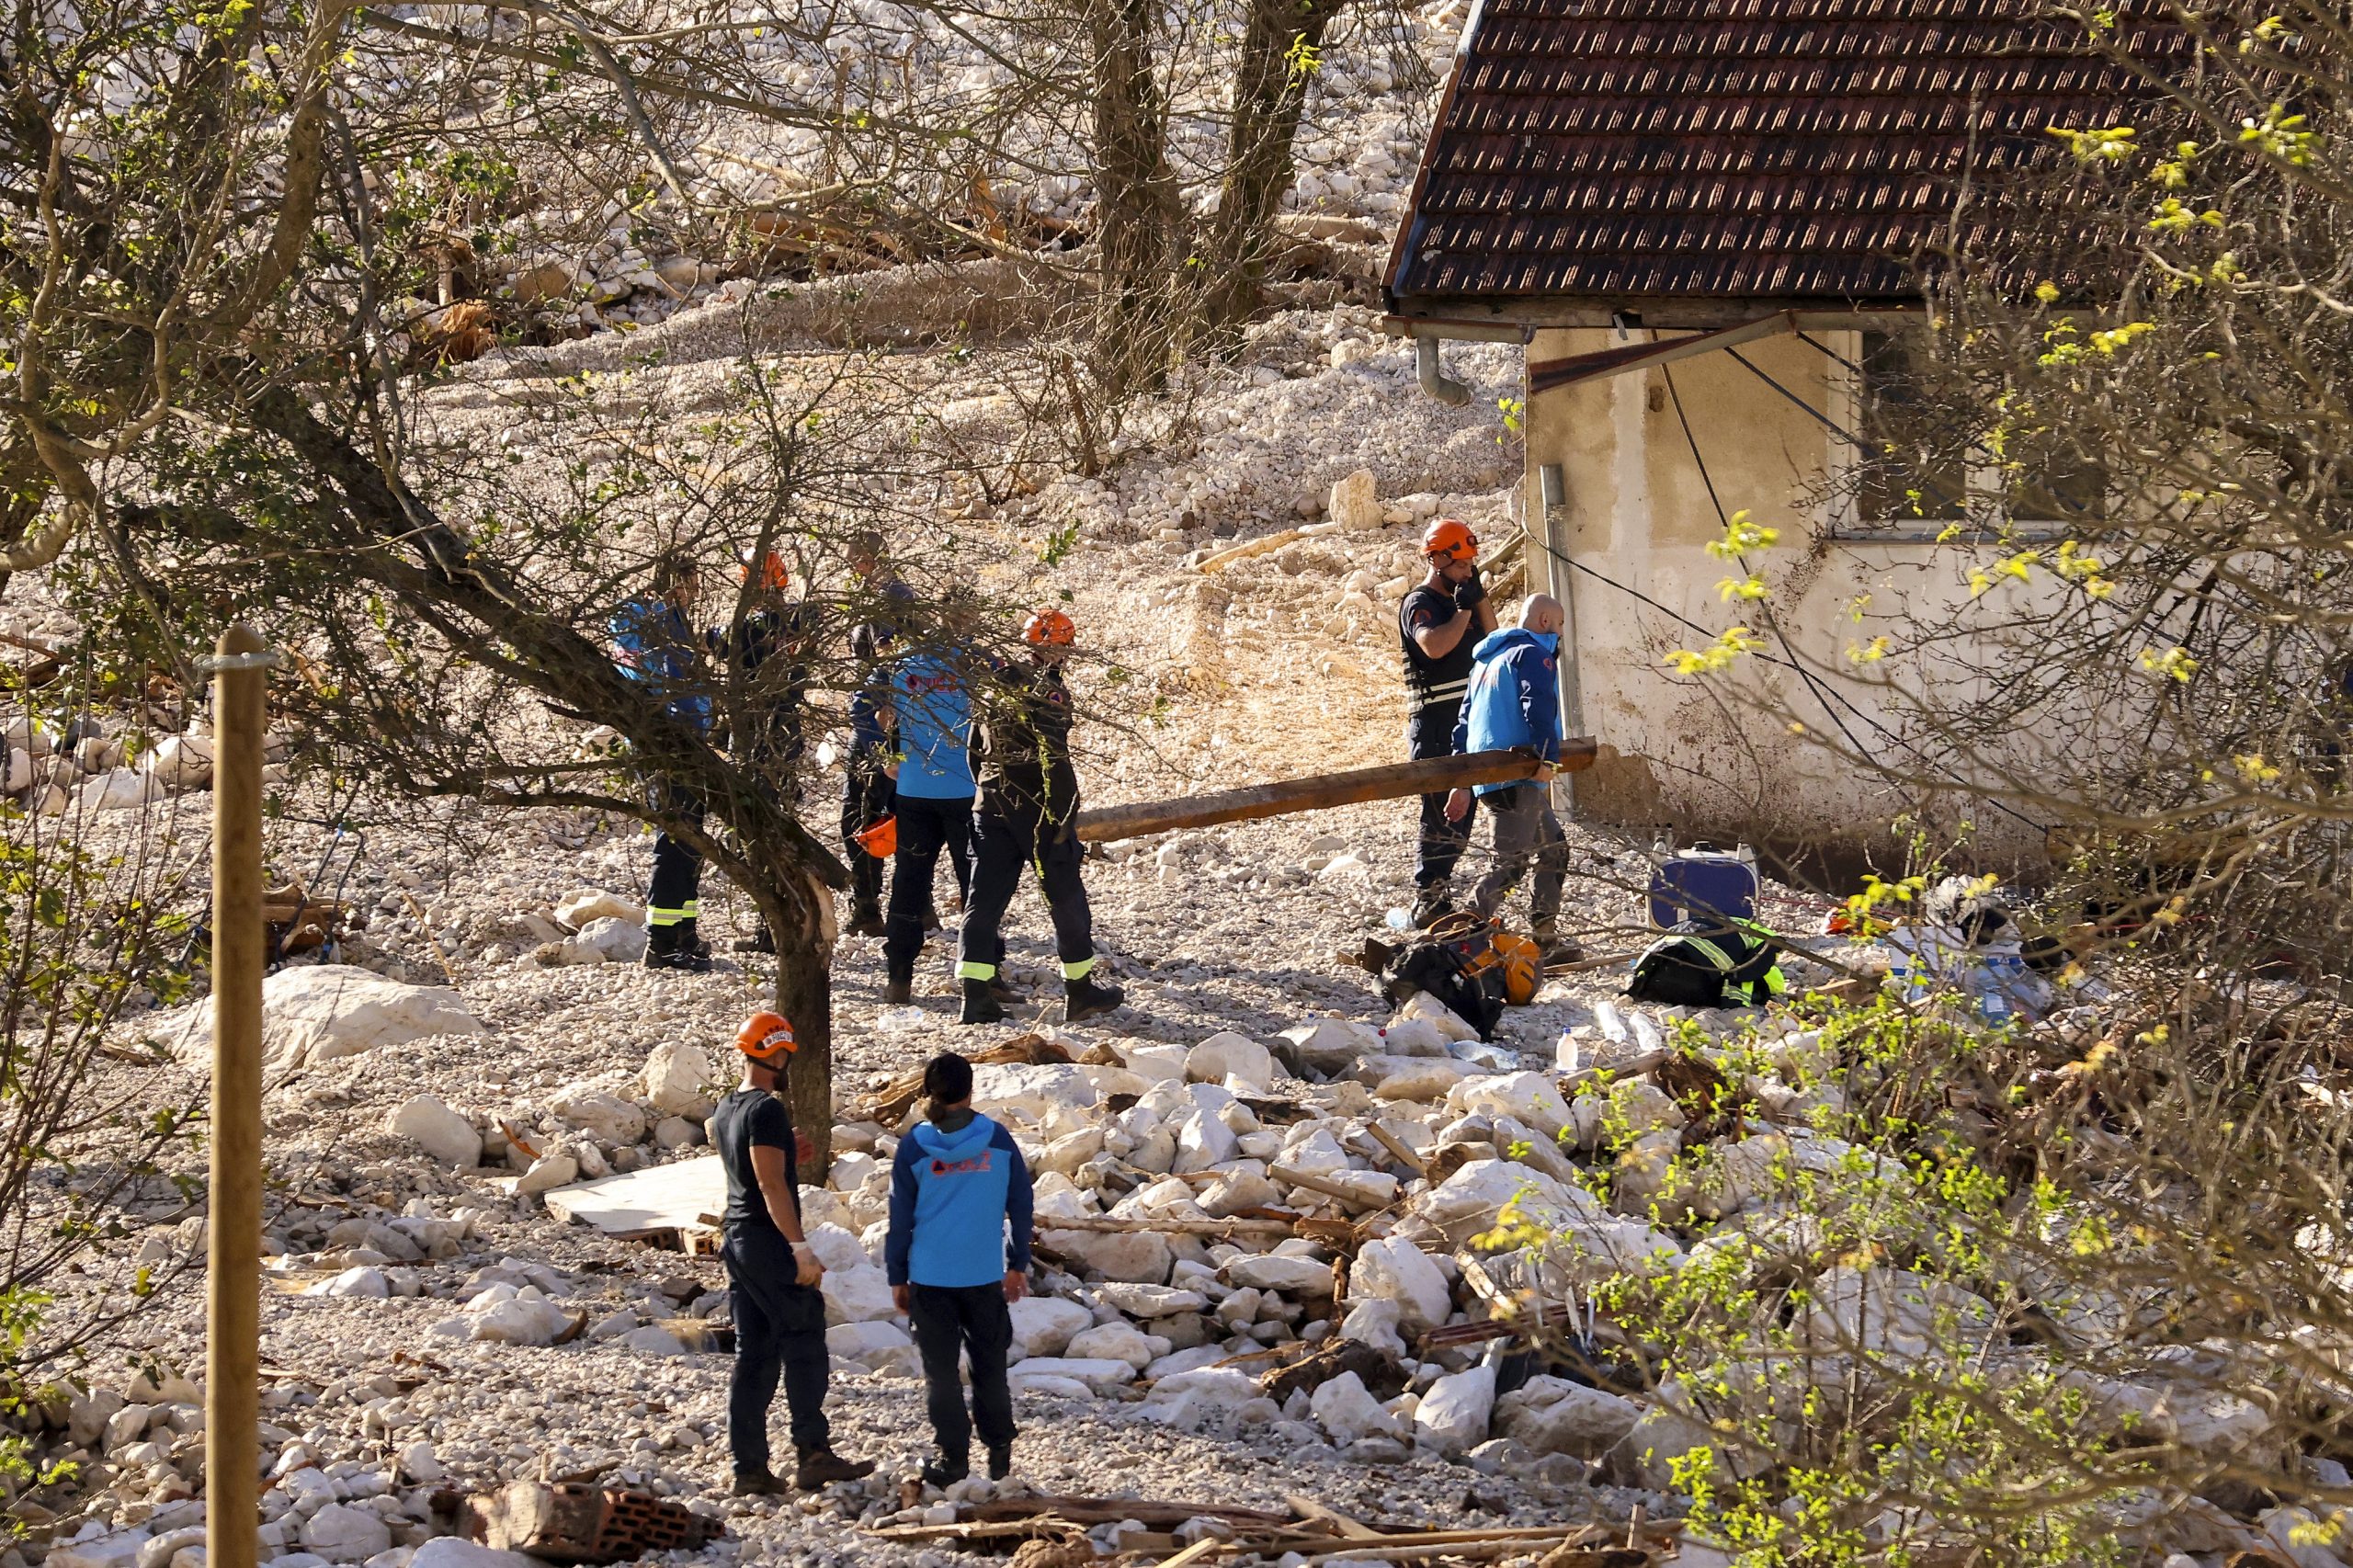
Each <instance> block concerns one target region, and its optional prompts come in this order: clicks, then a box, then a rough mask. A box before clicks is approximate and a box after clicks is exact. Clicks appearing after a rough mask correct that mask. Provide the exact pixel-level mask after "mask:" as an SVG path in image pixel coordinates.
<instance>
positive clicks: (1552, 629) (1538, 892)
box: [1446, 594, 1576, 963]
mask: <svg viewBox="0 0 2353 1568" xmlns="http://www.w3.org/2000/svg"><path fill="white" fill-rule="evenodd" d="M1561 619H1562V615H1561V602H1560V601H1559V600H1558V599H1555V598H1553V597H1552V596H1551V595H1549V594H1532V595H1530V596H1529V599H1528V603H1527V604H1526V605H1525V606H1523V607H1522V608H1521V609H1520V612H1519V624H1518V626H1516V627H1509V628H1506V629H1505V630H1504V631H1496V632H1492V633H1490V634H1489V635H1488V636H1486V637H1483V638H1482V639H1481V640H1480V642H1479V645H1478V646H1477V647H1476V648H1475V649H1473V650H1472V673H1471V686H1470V689H1469V690H1468V691H1467V692H1466V693H1465V694H1464V696H1463V699H1462V716H1461V720H1460V721H1459V722H1457V723H1456V725H1455V729H1454V750H1455V752H1456V754H1457V755H1458V756H1459V755H1465V754H1468V753H1471V752H1477V751H1528V752H1533V753H1534V754H1535V755H1536V756H1539V757H1540V758H1541V759H1542V760H1543V762H1544V764H1545V766H1544V767H1540V768H1539V769H1538V770H1537V773H1536V777H1535V778H1524V779H1513V780H1510V781H1508V782H1506V783H1501V784H1482V785H1480V786H1479V787H1478V789H1477V790H1476V791H1475V799H1476V801H1477V802H1478V803H1479V804H1480V805H1481V806H1483V807H1484V808H1485V809H1486V811H1487V813H1488V814H1489V815H1490V816H1492V817H1494V818H1495V866H1494V869H1491V870H1489V871H1488V873H1487V874H1486V875H1485V876H1483V877H1482V878H1480V879H1479V885H1478V886H1477V887H1476V888H1474V889H1472V894H1471V903H1472V907H1473V908H1475V909H1476V910H1477V911H1478V912H1479V913H1480V915H1483V916H1486V917H1488V918H1493V917H1494V915H1495V911H1496V910H1497V909H1499V908H1500V907H1502V905H1503V902H1504V898H1505V896H1506V894H1508V893H1509V892H1511V890H1512V889H1513V888H1514V887H1516V886H1517V885H1518V882H1519V880H1520V878H1521V877H1522V876H1524V875H1526V874H1527V871H1528V867H1529V861H1531V860H1533V861H1534V862H1535V865H1536V884H1535V886H1534V888H1533V889H1532V890H1531V891H1530V892H1529V918H1530V922H1531V925H1532V926H1533V928H1534V934H1535V937H1536V942H1537V945H1538V946H1539V947H1540V948H1541V949H1544V961H1545V962H1547V963H1557V962H1564V961H1567V960H1572V959H1574V957H1575V956H1576V949H1575V947H1574V944H1569V943H1563V942H1562V941H1561V939H1560V935H1559V924H1560V916H1561V884H1562V882H1563V881H1564V880H1565V879H1566V877H1567V875H1568V869H1569V846H1568V840H1567V838H1566V836H1565V835H1563V833H1562V832H1561V819H1560V818H1559V817H1558V816H1557V815H1555V814H1554V813H1553V811H1552V790H1551V789H1550V788H1549V786H1550V785H1551V783H1552V778H1553V777H1554V775H1555V774H1556V773H1557V772H1558V771H1559V764H1560V761H1561V686H1560V672H1559V667H1558V661H1559V656H1560V641H1561ZM1473 799H1474V792H1473V791H1472V790H1453V791H1452V792H1451V793H1449V795H1448V797H1447V801H1446V815H1447V819H1448V820H1449V822H1456V823H1461V824H1465V826H1466V827H1467V826H1468V824H1469V823H1470V820H1471V807H1472V801H1473Z"/></svg>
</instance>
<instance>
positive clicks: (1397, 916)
mask: <svg viewBox="0 0 2353 1568" xmlns="http://www.w3.org/2000/svg"><path fill="white" fill-rule="evenodd" d="M1381 920H1382V922H1383V923H1384V924H1386V925H1387V926H1388V927H1389V928H1390V929H1391V930H1392V931H1410V930H1412V929H1413V928H1414V917H1413V916H1412V915H1408V914H1406V913H1405V911H1404V910H1403V909H1392V910H1391V911H1390V912H1389V913H1388V914H1386V915H1382V916H1381Z"/></svg>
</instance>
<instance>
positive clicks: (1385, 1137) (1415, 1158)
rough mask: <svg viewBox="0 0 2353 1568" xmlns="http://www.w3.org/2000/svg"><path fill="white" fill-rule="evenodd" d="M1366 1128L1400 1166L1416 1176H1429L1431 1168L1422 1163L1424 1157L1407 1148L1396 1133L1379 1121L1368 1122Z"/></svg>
mask: <svg viewBox="0 0 2353 1568" xmlns="http://www.w3.org/2000/svg"><path fill="white" fill-rule="evenodd" d="M1364 1126H1365V1131H1368V1132H1370V1133H1371V1134H1372V1136H1373V1141H1374V1142H1377V1143H1379V1144H1380V1145H1381V1147H1382V1148H1384V1149H1386V1150H1388V1151H1389V1153H1390V1154H1391V1155H1392V1157H1394V1158H1395V1160H1396V1161H1397V1163H1398V1164H1399V1165H1403V1166H1404V1167H1405V1168H1406V1169H1407V1170H1409V1171H1411V1172H1413V1173H1414V1174H1415V1176H1427V1175H1428V1174H1429V1167H1428V1166H1427V1165H1424V1164H1423V1163H1422V1157H1421V1156H1420V1155H1419V1154H1416V1153H1414V1151H1413V1150H1411V1149H1409V1148H1407V1147H1405V1144H1404V1141H1403V1140H1401V1139H1400V1138H1399V1137H1398V1136H1397V1135H1396V1134H1395V1133H1393V1132H1392V1131H1389V1129H1387V1128H1386V1127H1383V1126H1381V1123H1380V1121H1379V1120H1378V1119H1375V1120H1372V1121H1368V1122H1366V1123H1365V1124H1364Z"/></svg>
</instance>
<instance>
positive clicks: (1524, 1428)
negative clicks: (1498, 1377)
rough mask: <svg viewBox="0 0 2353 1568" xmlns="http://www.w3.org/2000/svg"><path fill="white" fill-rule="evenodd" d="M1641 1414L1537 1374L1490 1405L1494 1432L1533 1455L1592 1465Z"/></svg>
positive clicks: (1599, 1392)
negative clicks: (1560, 1456) (1558, 1456)
mask: <svg viewBox="0 0 2353 1568" xmlns="http://www.w3.org/2000/svg"><path fill="white" fill-rule="evenodd" d="M1642 1415H1643V1409H1642V1406H1640V1405H1638V1404H1636V1403H1634V1402H1633V1401H1632V1400H1630V1399H1621V1398H1620V1397H1619V1396H1618V1395H1616V1394H1614V1393H1610V1392H1608V1391H1607V1390H1604V1389H1597V1388H1587V1387H1586V1386H1585V1385H1584V1384H1583V1383H1573V1382H1571V1381H1568V1380H1567V1379H1566V1378H1553V1377H1544V1376H1537V1377H1533V1378H1530V1379H1529V1380H1528V1381H1527V1382H1526V1383H1524V1384H1522V1385H1521V1386H1520V1387H1518V1388H1517V1389H1514V1390H1513V1391H1512V1392H1509V1393H1507V1394H1505V1395H1504V1396H1503V1397H1502V1398H1500V1399H1498V1400H1496V1401H1495V1431H1496V1433H1497V1434H1498V1435H1499V1436H1502V1437H1509V1438H1511V1439H1512V1440H1513V1441H1515V1442H1517V1443H1518V1444H1519V1445H1520V1447H1522V1448H1524V1449H1529V1450H1531V1451H1533V1452H1536V1453H1540V1454H1574V1455H1575V1456H1576V1457H1577V1458H1579V1459H1583V1460H1597V1459H1599V1458H1600V1457H1601V1456H1602V1455H1603V1454H1605V1453H1607V1452H1608V1451H1609V1450H1610V1449H1613V1448H1615V1447H1616V1446H1617V1445H1618V1443H1619V1440H1620V1439H1621V1438H1623V1437H1625V1436H1626V1434H1627V1433H1629V1432H1631V1431H1632V1430H1633V1429H1634V1423H1635V1422H1636V1421H1638V1420H1640V1419H1642Z"/></svg>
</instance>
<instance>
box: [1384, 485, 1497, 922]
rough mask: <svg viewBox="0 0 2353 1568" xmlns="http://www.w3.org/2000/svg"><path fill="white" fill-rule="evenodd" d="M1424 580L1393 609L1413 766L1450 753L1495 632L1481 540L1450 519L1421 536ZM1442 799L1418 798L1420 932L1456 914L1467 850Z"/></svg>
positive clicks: (1465, 834) (1465, 831)
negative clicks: (1455, 885)
mask: <svg viewBox="0 0 2353 1568" xmlns="http://www.w3.org/2000/svg"><path fill="white" fill-rule="evenodd" d="M1422 559H1423V560H1424V561H1426V562H1428V563H1429V574H1428V575H1427V576H1426V577H1424V578H1423V579H1422V580H1421V582H1420V583H1419V584H1418V585H1415V587H1413V588H1412V589H1410V590H1408V591H1407V593H1406V595H1405V598H1404V603H1402V604H1400V605H1399V606H1398V607H1397V634H1398V639H1399V641H1400V642H1402V643H1403V644H1404V653H1405V695H1406V699H1407V700H1408V701H1409V702H1410V703H1411V704H1412V709H1411V713H1410V716H1409V717H1408V718H1407V719H1406V721H1405V746H1406V752H1407V755H1408V756H1411V757H1412V758H1413V759H1414V760H1415V762H1420V761H1423V760H1424V759H1426V758H1428V757H1433V756H1452V755H1453V752H1454V723H1455V721H1456V719H1457V718H1459V717H1460V716H1461V710H1462V693H1463V691H1464V690H1465V688H1467V687H1469V686H1470V684H1471V651H1472V649H1473V648H1476V647H1477V646H1478V645H1479V640H1480V639H1481V638H1483V637H1484V636H1486V634H1487V633H1488V632H1490V631H1494V630H1495V607H1494V606H1493V605H1491V604H1489V603H1488V602H1487V589H1486V585H1484V584H1483V583H1481V582H1480V581H1479V540H1478V539H1477V538H1476V537H1475V536H1473V535H1472V532H1471V530H1470V529H1469V528H1465V527H1464V526H1463V525H1462V524H1461V523H1459V522H1457V521H1456V520H1455V519H1454V518H1452V517H1440V518H1438V520H1437V521H1436V522H1434V523H1432V524H1430V526H1429V528H1428V530H1427V532H1425V533H1424V534H1423V535H1422ZM1446 797H1447V791H1446V790H1438V792H1437V793H1435V794H1429V795H1424V796H1423V797H1422V835H1421V850H1420V853H1419V855H1418V857H1417V858H1416V859H1415V866H1414V887H1415V890H1416V891H1415V898H1414V924H1415V926H1427V925H1429V924H1430V923H1431V922H1432V921H1434V920H1436V919H1438V917H1439V916H1440V915H1445V914H1446V913H1447V912H1448V911H1449V910H1450V909H1452V908H1453V907H1454V903H1453V901H1452V900H1451V899H1450V898H1449V897H1448V896H1447V882H1448V881H1449V879H1450V878H1451V877H1452V876H1453V875H1454V865H1455V862H1456V861H1458V860H1460V859H1461V858H1462V850H1463V846H1466V845H1468V844H1469V843H1470V842H1471V819H1470V818H1469V817H1467V816H1466V817H1465V818H1463V820H1462V821H1461V822H1459V823H1456V822H1449V821H1448V820H1447V815H1446Z"/></svg>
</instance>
